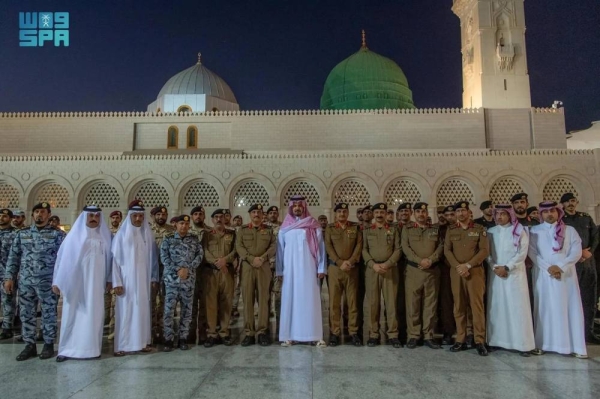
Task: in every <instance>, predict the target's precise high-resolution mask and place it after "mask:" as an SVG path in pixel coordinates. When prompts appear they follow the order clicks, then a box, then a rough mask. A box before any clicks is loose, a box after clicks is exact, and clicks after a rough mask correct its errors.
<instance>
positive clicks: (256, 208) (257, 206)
mask: <svg viewBox="0 0 600 399" xmlns="http://www.w3.org/2000/svg"><path fill="white" fill-rule="evenodd" d="M262 209H263V206H262V204H254V205H252V206H251V207H250V209H248V213H250V212H252V211H255V210H259V211H262Z"/></svg>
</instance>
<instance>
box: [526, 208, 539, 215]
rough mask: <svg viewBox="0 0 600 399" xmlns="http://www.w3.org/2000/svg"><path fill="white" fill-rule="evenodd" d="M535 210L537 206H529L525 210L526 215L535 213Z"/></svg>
mask: <svg viewBox="0 0 600 399" xmlns="http://www.w3.org/2000/svg"><path fill="white" fill-rule="evenodd" d="M537 210H538V209H537V206H530V207H529V208H527V214H528V215H529V214H530V213H531V212H535V211H537Z"/></svg>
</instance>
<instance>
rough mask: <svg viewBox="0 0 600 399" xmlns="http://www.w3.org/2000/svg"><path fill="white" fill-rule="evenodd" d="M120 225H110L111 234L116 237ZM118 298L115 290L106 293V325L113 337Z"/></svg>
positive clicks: (109, 336) (109, 335) (110, 336)
mask: <svg viewBox="0 0 600 399" xmlns="http://www.w3.org/2000/svg"><path fill="white" fill-rule="evenodd" d="M119 227H121V226H117V227H113V226H112V225H110V227H109V230H110V233H111V235H112V236H113V237H114V236H115V234H117V231H119ZM116 300H117V296H116V295H115V293H114V291H113V290H110V292H107V293H105V294H104V325H106V324H108V332H109V334H108V338H109V339H112V338H113V337H114V333H113V331H114V330H115V302H116Z"/></svg>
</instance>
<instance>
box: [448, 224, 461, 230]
mask: <svg viewBox="0 0 600 399" xmlns="http://www.w3.org/2000/svg"><path fill="white" fill-rule="evenodd" d="M458 227H459V226H458V225H457V224H456V223H454V224H450V225H448V230H454V229H457V228H458Z"/></svg>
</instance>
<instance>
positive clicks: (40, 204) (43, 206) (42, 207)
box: [31, 202, 50, 212]
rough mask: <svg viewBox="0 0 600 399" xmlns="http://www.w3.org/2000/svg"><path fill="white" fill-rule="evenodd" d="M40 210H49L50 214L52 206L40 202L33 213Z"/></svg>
mask: <svg viewBox="0 0 600 399" xmlns="http://www.w3.org/2000/svg"><path fill="white" fill-rule="evenodd" d="M38 209H47V210H48V212H50V204H49V203H47V202H40V203H39V204H36V205H34V206H33V208H32V209H31V212H35V211H36V210H38Z"/></svg>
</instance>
